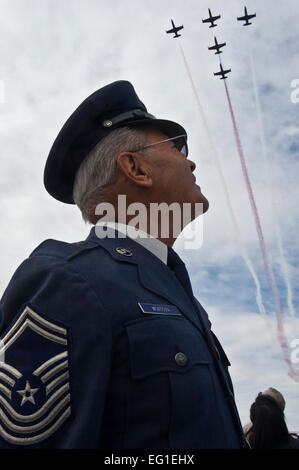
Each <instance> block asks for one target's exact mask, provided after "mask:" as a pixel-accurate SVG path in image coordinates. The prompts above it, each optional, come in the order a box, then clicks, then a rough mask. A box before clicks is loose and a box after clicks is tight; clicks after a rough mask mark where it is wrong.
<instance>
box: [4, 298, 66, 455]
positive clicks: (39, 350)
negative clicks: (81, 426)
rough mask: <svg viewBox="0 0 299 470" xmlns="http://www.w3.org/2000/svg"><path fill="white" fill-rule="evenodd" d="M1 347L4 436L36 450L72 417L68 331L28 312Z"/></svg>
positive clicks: (12, 442) (5, 335)
mask: <svg viewBox="0 0 299 470" xmlns="http://www.w3.org/2000/svg"><path fill="white" fill-rule="evenodd" d="M0 344H1V346H2V349H1V351H0V436H1V438H2V439H4V440H5V441H7V442H9V443H10V444H12V445H14V446H29V445H36V444H38V443H40V442H42V441H44V440H46V439H48V438H49V437H50V436H51V435H52V434H54V433H55V432H56V431H57V430H58V429H59V428H60V427H61V426H62V424H63V423H64V422H65V421H66V420H67V419H68V418H69V416H70V415H71V406H70V401H71V396H70V383H69V357H68V356H69V351H68V339H67V329H66V328H64V327H62V326H61V324H59V325H58V324H56V323H54V322H53V321H52V320H51V321H49V320H47V319H45V317H44V316H41V315H39V314H38V313H36V312H35V311H34V310H33V309H32V308H31V307H29V306H27V307H26V308H25V309H24V310H23V311H22V312H21V314H20V315H19V316H18V317H17V319H16V320H15V321H14V323H13V324H12V325H10V327H9V329H8V331H6V333H5V334H4V335H3V337H1V343H0Z"/></svg>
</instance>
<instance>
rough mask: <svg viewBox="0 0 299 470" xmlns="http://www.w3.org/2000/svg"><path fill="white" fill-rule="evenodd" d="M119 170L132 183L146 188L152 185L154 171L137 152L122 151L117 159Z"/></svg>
mask: <svg viewBox="0 0 299 470" xmlns="http://www.w3.org/2000/svg"><path fill="white" fill-rule="evenodd" d="M117 167H118V170H119V172H120V173H121V174H122V175H123V176H124V177H125V178H127V179H129V180H130V181H131V182H132V183H134V184H137V185H138V186H143V187H145V188H150V187H152V184H153V180H152V171H151V167H150V166H149V165H148V163H146V162H145V160H144V158H142V157H140V156H139V154H138V153H137V152H134V153H133V152H122V153H120V154H119V156H118V159H117Z"/></svg>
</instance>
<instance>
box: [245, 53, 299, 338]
mask: <svg viewBox="0 0 299 470" xmlns="http://www.w3.org/2000/svg"><path fill="white" fill-rule="evenodd" d="M249 56H250V66H251V74H252V82H253V88H254V94H255V101H256V109H257V116H258V125H259V131H260V139H261V144H262V155H263V159H264V163H265V168H266V177H267V184H268V188H269V193H270V199H271V208H272V211H273V223H274V228H275V234H276V238H277V243H278V247H279V254H280V266H281V271H282V274H283V277H284V280H285V284H286V287H287V302H288V307H289V312H290V314H291V316H292V318H293V322H294V323H293V324H294V328H295V330H297V325H296V318H295V317H296V314H295V309H294V305H293V291H292V286H291V281H290V273H289V268H288V264H287V262H286V258H285V250H284V246H283V240H282V236H281V230H280V221H279V213H278V209H277V204H276V201H275V196H274V189H273V179H272V174H271V165H270V162H269V157H268V148H267V144H266V138H265V130H264V122H263V117H262V110H261V102H260V98H259V92H258V86H257V80H256V72H255V65H254V60H253V54H252V48H251V46H250V47H249Z"/></svg>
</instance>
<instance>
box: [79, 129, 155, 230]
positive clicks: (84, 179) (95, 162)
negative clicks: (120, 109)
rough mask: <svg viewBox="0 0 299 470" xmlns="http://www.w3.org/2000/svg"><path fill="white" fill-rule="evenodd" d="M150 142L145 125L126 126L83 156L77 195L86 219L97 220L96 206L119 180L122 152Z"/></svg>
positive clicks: (91, 221)
mask: <svg viewBox="0 0 299 470" xmlns="http://www.w3.org/2000/svg"><path fill="white" fill-rule="evenodd" d="M145 144H146V134H145V132H143V131H142V129H130V128H128V127H123V128H120V129H116V130H115V131H113V132H111V133H110V134H109V135H108V136H106V137H105V138H104V139H102V140H101V141H100V142H99V143H98V144H97V145H96V146H95V147H94V148H93V149H92V150H91V152H89V154H88V155H87V157H86V158H85V159H84V160H83V162H82V164H81V166H80V168H79V170H78V172H77V174H76V178H75V183H74V187H73V199H74V201H75V203H76V204H77V206H78V207H79V209H80V210H81V212H82V217H83V220H84V221H85V222H90V223H92V224H93V223H95V208H96V206H97V205H98V204H99V202H100V201H101V200H103V198H104V197H105V194H107V192H108V189H109V188H110V186H112V185H113V184H114V183H115V182H116V180H117V164H116V162H117V158H118V156H119V154H120V153H121V152H125V151H126V150H127V151H129V150H133V149H134V148H138V147H142V146H144V145H145Z"/></svg>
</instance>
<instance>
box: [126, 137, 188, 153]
mask: <svg viewBox="0 0 299 470" xmlns="http://www.w3.org/2000/svg"><path fill="white" fill-rule="evenodd" d="M171 140H173V143H174V145H175V147H176V149H177V150H178V151H179V152H181V153H182V154H183V155H184V156H185V157H186V158H187V157H188V145H187V135H186V134H182V135H178V136H176V137H171V138H170V139H165V140H160V141H159V142H154V143H153V144H148V145H145V146H144V147H141V148H138V149H135V150H131V152H140V151H141V150H145V149H147V148H149V147H153V146H154V145H158V144H163V143H164V142H170V141H171Z"/></svg>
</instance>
